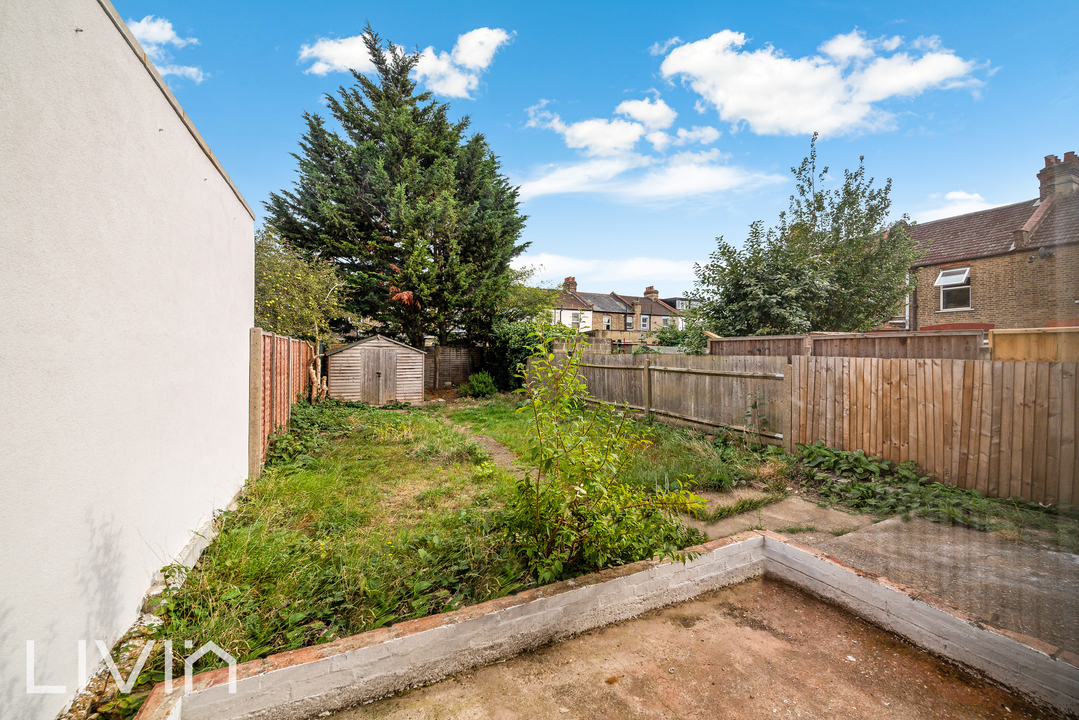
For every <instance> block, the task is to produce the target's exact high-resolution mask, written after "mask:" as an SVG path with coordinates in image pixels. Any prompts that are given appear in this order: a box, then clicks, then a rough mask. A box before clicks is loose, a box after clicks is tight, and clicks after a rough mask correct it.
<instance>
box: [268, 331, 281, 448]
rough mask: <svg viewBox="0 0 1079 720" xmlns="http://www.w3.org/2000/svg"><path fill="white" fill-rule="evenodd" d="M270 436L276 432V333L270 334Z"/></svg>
mask: <svg viewBox="0 0 1079 720" xmlns="http://www.w3.org/2000/svg"><path fill="white" fill-rule="evenodd" d="M270 342H271V343H273V344H272V345H271V346H270V434H271V435H273V434H274V433H275V432H277V385H278V379H277V346H278V345H279V344H280V343H278V342H277V333H270Z"/></svg>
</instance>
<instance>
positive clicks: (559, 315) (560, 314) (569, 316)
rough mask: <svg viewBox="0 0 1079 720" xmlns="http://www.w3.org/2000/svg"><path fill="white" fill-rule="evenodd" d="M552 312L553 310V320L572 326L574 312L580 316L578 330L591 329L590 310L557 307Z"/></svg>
mask: <svg viewBox="0 0 1079 720" xmlns="http://www.w3.org/2000/svg"><path fill="white" fill-rule="evenodd" d="M553 312H554V321H555V322H556V323H561V324H563V325H565V326H566V327H573V316H574V314H576V315H579V316H580V326H579V329H580V330H582V331H584V330H591V329H592V312H591V311H590V310H562V309H558V310H554V311H553Z"/></svg>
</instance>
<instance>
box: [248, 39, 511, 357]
mask: <svg viewBox="0 0 1079 720" xmlns="http://www.w3.org/2000/svg"><path fill="white" fill-rule="evenodd" d="M364 43H365V44H366V46H367V50H368V53H369V54H370V56H371V60H372V63H373V64H374V66H375V73H374V75H375V77H374V78H368V77H366V76H365V75H363V74H362V73H359V72H356V71H353V72H352V74H353V76H354V78H355V80H356V84H355V85H354V86H353V87H351V88H344V87H341V88H339V89H338V97H334V96H332V95H327V96H326V99H327V105H328V107H329V109H330V113H331V114H332V115H333V117H334V119H336V120H337V122H338V123H339V124H340V126H341V130H342V133H341V134H338V133H337V132H334V131H333V130H330V129H328V128H327V127H326V126H325V123H324V121H323V119H322V118H321V117H319V116H318V115H313V114H310V113H305V114H304V120H305V122H306V123H307V131H306V132H305V133H304V135H303V138H302V140H301V141H300V149H301V152H300V153H299V154H294V157H295V158H296V160H297V161H298V163H299V167H298V171H299V175H300V177H299V180H298V181H297V182H296V184H295V188H294V190H292V191H289V190H283V191H282V192H281V193H280V194H277V193H271V195H270V201H269V202H267V203H266V204H265V205H266V209H267V212H268V214H269V222H270V223H271V224H272V225H273V226H274V227H275V228H276V230H277V232H278V233H279V234H280V235H281V237H282V238H283V239H284V240H285V241H287V242H288V243H289V244H290V245H291V246H293V247H295V248H297V249H299V250H300V251H302V252H304V253H307V254H309V255H311V256H316V257H321V258H324V259H329V260H332V261H333V262H335V263H337V264H338V265H339V266H340V268H341V270H342V272H343V274H344V276H345V277H346V279H347V281H348V287H349V293H348V308H349V310H351V311H352V312H354V313H357V314H359V315H361V316H363V317H366V318H370V319H372V320H375V321H377V322H379V323H382V325H383V326H384V328H385V329H386V330H385V331H388V332H391V333H400V334H402V335H404V336H406V337H407V338H408V340H409V342H411V343H412V344H413V345H414V346H416V347H422V346H423V336H424V335H425V334H433V335H435V336H436V337H437V338H438V340H439V342H440V343H441V344H445V343H446V342H447V341H448V340H449V339H450V337H451V335H452V334H453V333H454V332H455V331H463V332H464V333H465V334H466V335H467V336H468V337H469V338H470V339H471V340H474V341H479V340H483V339H486V338H487V337H488V336H489V333H490V330H491V326H492V321H493V315H494V314H496V313H497V309H498V306H499V303H500V301H501V300H502V299H503V298H504V297H505V296H506V294H507V293H508V292H509V289H510V285H511V276H510V273H509V269H510V268H509V263H510V261H511V260H512V259H513V258H514V257H515V256H517V255H519V254H520V253H521V252H523V251H524V249H525V248H526V247H527V243H520V242H518V241H519V239H520V234H521V230H522V229H523V227H524V221H525V219H526V218H525V217H524V216H523V215H521V214H520V213H519V212H518V201H517V189H516V188H515V187H512V186H511V185H510V184H509V181H508V180H507V179H506V178H505V177H504V176H503V175H502V174H501V173H500V172H499V164H498V158H497V157H496V156H495V154H494V153H493V152H492V151H491V149H490V148H489V147H488V145H487V142H486V140H485V139H484V137H483V136H482V135H479V134H475V135H472V136H471V137H467V138H466V134H465V131H466V130H467V129H468V125H469V119H468V117H467V116H466V117H464V118H462V119H461V120H459V121H457V122H452V121H451V120H450V119H449V106H448V105H447V104H445V103H438V102H436V101H433V100H432V99H431V93H429V92H424V93H416V83H415V82H414V81H413V80H412V79H411V77H410V73H411V71H412V70H413V69H414V68H415V65H416V62H417V60H418V55H415V54H409V53H406V52H404V51H403V50H402V49H401V48H399V47H397V46H394V45H393V44H392V43H391V44H389V45H388V46H386V47H384V46H383V42H382V39H381V38H380V37H379V36H378V35H377V34H376V33H375V32H374V31H373V30H372V29H371V26H370V25H368V26H367V27H366V28H365V30H364Z"/></svg>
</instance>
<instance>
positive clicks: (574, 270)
mask: <svg viewBox="0 0 1079 720" xmlns="http://www.w3.org/2000/svg"><path fill="white" fill-rule="evenodd" d="M512 265H513V267H515V268H522V267H527V266H529V265H532V266H541V267H539V268H538V269H539V273H538V277H537V278H536V280H539V281H541V282H543V281H546V282H553V283H555V284H557V285H559V286H560V285H561V284H562V280H563V279H564V278H565V277H567V276H570V275H572V276H574V277H575V278H576V279H577V286H578V287H579V288H580V289H581V291H582V292H598V293H609V292H612V291H615V292H617V291H618V290H619V288H616V287H613V286H612V284H613V283H618V284H619V285H620V286H621V289H622V292H624V293H627V294H631V295H632V294H639V293H641V292H644V288H645V286H646V285H655V284H658V283H661V282H669V283H670V282H678V283H686V284H688V282H689V281H692V280H693V279H694V278H695V277H696V276H695V275H694V274H693V261H692V260H671V259H670V258H666V257H640V256H638V257H631V258H619V257H604V258H581V257H569V256H566V255H554V254H552V253H536V254H525V255H521V256H518V257H517V258H514V260H513V261H512ZM634 285H637V286H639V289H637V290H635V291H632V290H633V287H634ZM627 286H628V288H629V289H626V288H627ZM631 291H632V292H631ZM671 292H672V294H675V293H676V292H677V291H671ZM667 297H669V296H667Z"/></svg>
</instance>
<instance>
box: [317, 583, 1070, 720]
mask: <svg viewBox="0 0 1079 720" xmlns="http://www.w3.org/2000/svg"><path fill="white" fill-rule="evenodd" d="M333 717H335V718H337V720H360V719H361V718H364V719H366V718H372V719H373V718H380V719H384V720H406V719H408V720H438V719H442V720H450V719H462V720H464V719H475V720H479V719H484V720H488V719H489V720H511V719H517V718H522V719H523V718H530V719H531V718H535V719H537V720H544V719H556V718H557V719H559V720H562V719H565V718H618V719H622V718H625V719H627V720H628V719H640V720H644V719H646V718H647V719H652V718H724V719H729V720H741V719H745V720H749V719H751V718H752V719H758V718H768V717H776V718H780V717H784V718H787V717H792V718H867V719H868V718H904V719H905V718H1049V717H1054V715H1052V714H1046V713H1044V712H1042V711H1040V710H1039V709H1038V708H1035V707H1033V706H1031V705H1030V704H1028V703H1026V702H1025V701H1023V700H1021V699H1020V698H1018V697H1016V696H1014V695H1011V694H1009V693H1007V692H1005V691H1003V690H1000V689H998V688H996V687H994V686H992V685H989V684H987V683H984V682H982V681H980V680H977V679H974V678H972V677H970V676H969V675H967V674H965V673H963V672H961V671H959V670H957V669H955V668H954V667H952V666H950V665H948V664H946V663H944V662H942V661H940V660H937V659H936V658H934V657H932V656H930V655H927V654H926V653H924V652H921V651H920V650H917V649H915V648H913V647H911V646H910V645H907V644H906V643H904V642H902V641H900V640H899V639H897V638H896V637H894V636H892V635H890V634H888V633H885V632H883V631H881V630H879V629H877V628H876V627H874V626H872V625H869V624H868V623H865V622H863V621H861V620H859V619H858V618H856V617H854V616H853V615H850V614H849V613H846V612H844V611H842V610H839V609H837V608H835V607H833V606H831V605H828V604H825V603H823V602H820V601H818V600H816V599H815V598H812V597H810V596H809V595H806V594H805V593H802V592H801V591H799V590H797V589H795V588H792V587H790V586H788V585H786V584H783V583H781V582H778V581H774V580H770V579H765V578H759V579H756V580H750V581H748V582H745V583H742V584H740V585H737V586H733V587H730V588H725V589H723V590H719V591H716V592H711V593H707V594H704V595H701V596H700V597H698V598H696V599H694V600H690V601H687V602H684V603H680V604H678V605H673V606H670V607H668V608H664V609H662V610H657V611H654V612H650V613H647V614H645V615H642V616H641V617H639V618H636V619H633V620H628V621H625V622H621V623H617V624H615V625H610V626H608V627H605V628H601V629H598V630H594V631H592V632H589V633H586V634H584V635H582V636H580V637H577V638H572V639H570V640H566V641H563V642H560V643H554V644H551V645H548V646H546V647H543V648H541V649H539V650H536V651H534V652H530V653H525V654H523V655H520V656H518V657H516V658H513V659H511V660H508V661H505V662H502V663H497V664H494V665H490V666H488V667H484V668H479V669H477V670H475V671H471V672H468V673H463V674H460V675H457V676H454V677H452V678H448V679H446V680H443V681H442V682H440V683H436V684H434V685H431V686H428V687H425V688H420V689H418V690H413V691H411V692H409V693H405V694H403V695H398V696H395V697H392V698H388V699H385V700H381V701H378V702H375V703H372V704H369V705H365V706H362V707H359V708H355V709H352V710H347V711H343V712H341V713H338V714H337V715H334V716H333Z"/></svg>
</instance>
